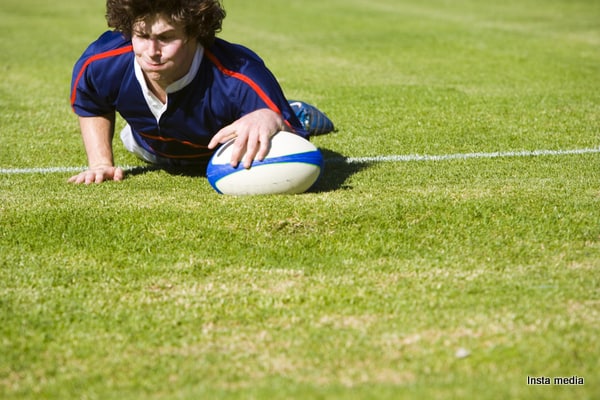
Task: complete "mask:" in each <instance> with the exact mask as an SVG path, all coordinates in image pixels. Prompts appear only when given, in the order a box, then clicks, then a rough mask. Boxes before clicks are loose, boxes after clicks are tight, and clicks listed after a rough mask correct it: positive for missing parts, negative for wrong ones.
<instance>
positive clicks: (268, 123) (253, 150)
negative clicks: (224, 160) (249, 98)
mask: <svg viewBox="0 0 600 400" xmlns="http://www.w3.org/2000/svg"><path fill="white" fill-rule="evenodd" d="M283 130H288V128H287V126H286V124H285V120H284V119H283V117H282V116H281V115H280V114H278V113H276V112H275V111H272V110H270V109H268V108H263V109H260V110H256V111H254V112H251V113H250V114H246V115H245V116H243V117H242V118H240V119H238V120H237V121H235V122H234V123H232V124H231V125H227V126H226V127H224V128H222V129H221V130H220V131H219V132H217V134H216V135H215V136H213V138H212V140H211V141H210V143H209V144H208V148H209V149H214V148H215V147H217V145H218V144H219V143H225V142H226V141H228V140H230V139H233V138H236V139H235V142H234V144H233V146H234V147H233V152H232V153H231V165H232V166H233V167H237V165H238V164H239V162H240V161H242V157H244V160H243V163H244V168H250V167H251V166H252V161H254V158H255V157H256V159H257V160H264V158H265V157H266V156H267V153H268V152H269V148H270V145H271V137H272V136H273V135H274V134H276V133H277V132H280V131H283ZM244 153H245V154H246V155H245V156H244Z"/></svg>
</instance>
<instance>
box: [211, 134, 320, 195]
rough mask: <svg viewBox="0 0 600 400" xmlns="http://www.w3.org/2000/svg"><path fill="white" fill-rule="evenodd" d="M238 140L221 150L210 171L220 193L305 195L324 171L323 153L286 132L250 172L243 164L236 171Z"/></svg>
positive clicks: (274, 139) (272, 139) (301, 138)
mask: <svg viewBox="0 0 600 400" xmlns="http://www.w3.org/2000/svg"><path fill="white" fill-rule="evenodd" d="M234 140H235V139H231V140H230V141H228V142H226V143H224V144H223V145H222V146H221V147H219V148H218V149H217V151H216V152H215V154H213V156H212V157H211V159H210V161H209V162H208V166H207V168H206V177H207V178H208V181H209V182H210V184H211V186H212V187H213V188H214V189H215V190H216V191H217V192H218V193H221V194H229V195H235V196H241V195H260V194H298V193H303V192H305V191H307V190H308V189H310V187H311V186H312V185H313V184H314V183H315V182H316V181H317V180H318V179H319V176H320V175H321V171H322V170H323V155H322V154H321V152H320V151H319V149H317V148H316V147H315V145H313V144H312V143H311V142H309V141H308V140H306V139H304V138H303V137H301V136H298V135H296V134H294V133H290V132H285V131H281V132H278V133H276V134H275V135H274V136H273V137H272V138H271V147H270V149H269V153H268V154H267V156H266V157H265V159H264V160H262V161H259V160H256V159H255V160H254V161H253V162H252V166H251V167H250V168H249V169H246V168H244V166H243V165H242V163H239V164H238V166H237V167H236V168H234V167H232V166H231V164H230V162H231V152H232V149H233V142H234ZM242 159H243V158H242Z"/></svg>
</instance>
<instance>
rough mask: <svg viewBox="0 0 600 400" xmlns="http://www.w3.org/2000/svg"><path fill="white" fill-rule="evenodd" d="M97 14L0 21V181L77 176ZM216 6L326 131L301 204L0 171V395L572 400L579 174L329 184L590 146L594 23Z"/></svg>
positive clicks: (596, 113) (176, 180) (585, 360)
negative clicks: (83, 58) (330, 127)
mask: <svg viewBox="0 0 600 400" xmlns="http://www.w3.org/2000/svg"><path fill="white" fill-rule="evenodd" d="M492 3H493V4H492ZM496 3H498V4H496ZM103 4H104V2H103V1H98V0H94V1H87V2H69V1H66V0H61V1H58V2H54V3H48V2H42V1H35V0H21V1H16V0H3V2H2V4H1V5H0V24H1V25H2V27H3V28H2V30H0V54H3V61H2V63H0V71H1V72H2V77H3V79H1V80H0V107H1V109H2V111H1V112H0V169H3V170H6V169H16V168H46V167H78V166H82V165H85V162H86V160H85V155H84V151H83V146H82V144H81V139H80V137H79V133H78V126H77V121H76V118H75V116H74V115H73V114H72V112H71V111H70V109H69V103H68V96H69V82H70V73H71V68H72V65H73V63H74V61H75V60H76V58H77V57H78V56H79V55H80V53H81V52H82V50H83V49H84V47H85V46H86V45H87V43H89V42H90V41H91V40H93V39H94V38H95V37H97V36H98V35H99V34H100V33H101V32H102V31H103V29H105V28H104V26H105V25H104V21H103V19H102V18H103V12H104V11H103ZM225 6H226V8H227V11H228V17H227V19H226V22H225V26H224V31H223V33H222V34H221V36H222V37H224V38H226V39H228V40H231V41H235V42H241V43H244V44H246V45H248V46H250V47H251V48H253V49H255V50H256V51H257V52H258V53H259V54H260V55H261V56H262V57H263V58H264V59H265V61H266V62H267V64H268V65H269V67H270V68H271V69H272V70H273V71H274V72H275V74H276V75H277V76H278V77H279V79H280V80H281V84H282V86H283V88H284V90H285V92H286V94H287V95H288V97H290V98H297V99H302V100H306V101H309V102H312V103H314V104H316V105H318V106H319V107H320V108H322V109H323V110H325V111H326V112H327V113H328V114H329V116H330V117H332V119H333V120H334V121H335V123H336V125H337V127H338V132H336V133H333V134H330V135H326V136H322V137H317V138H315V139H314V140H313V142H314V143H315V144H316V145H318V146H319V147H320V148H322V149H323V152H324V154H325V156H326V158H327V159H328V160H329V161H328V163H327V168H326V171H325V174H324V176H323V177H322V180H321V181H320V183H319V184H318V187H317V188H316V190H314V191H312V192H310V193H306V194H303V195H298V196H272V197H240V198H236V197H227V196H220V195H217V194H216V193H215V192H214V191H213V190H212V189H211V188H210V185H209V184H208V182H207V181H206V180H205V179H204V178H199V177H188V176H179V175H171V174H168V173H166V172H163V171H146V172H145V173H140V174H132V175H130V176H129V177H128V179H126V180H125V181H124V182H120V183H114V182H108V183H105V184H102V185H98V186H74V185H69V184H67V183H66V180H67V178H68V176H69V175H70V174H69V173H46V174H41V173H30V174H7V173H4V172H3V173H1V174H0V397H1V398H3V399H41V398H43V399H71V398H81V399H83V398H87V399H140V398H144V399H198V398H210V399H212V398H222V399H248V398H254V399H274V398H280V399H291V398H295V399H307V398H316V399H399V398H406V399H409V398H436V399H455V398H478V399H504V398H519V399H530V398H537V399H572V398H578V399H594V398H598V396H600V381H599V380H598V370H599V369H600V361H599V359H600V345H599V343H600V341H599V337H600V325H599V321H600V273H599V272H598V268H599V267H600V211H599V210H600V159H599V157H600V156H599V154H597V153H591V154H572V155H557V156H538V157H500V158H491V159H487V158H479V159H477V158H475V159H456V160H447V161H413V162H357V163H344V162H340V157H342V158H343V157H351V158H356V157H374V156H385V155H398V154H400V155H401V154H431V155H444V154H457V153H471V152H518V151H522V150H536V149H547V150H569V149H585V148H598V146H599V145H600V78H599V77H600V51H599V50H600V27H599V25H598V21H600V6H599V5H598V3H597V2H596V1H593V0H587V1H586V0H576V1H571V0H569V1H567V0H562V1H559V0H553V1H541V0H520V1H503V2H481V1H474V0H456V1H443V0H427V1H421V2H411V1H399V0H350V1H348V0H345V1H342V0H330V1H316V0H303V1H293V2H282V1H279V0H260V1H254V2H248V1H244V0H228V1H226V2H225ZM119 123H120V124H122V121H120V122H119ZM115 150H116V159H117V162H118V163H119V164H122V165H140V164H139V162H138V161H136V159H135V158H134V157H133V156H131V155H129V154H126V152H125V151H124V150H123V148H122V146H121V145H120V144H118V143H117V144H116V146H115ZM463 350H466V351H467V354H468V356H467V357H463V356H461V354H460V353H461V351H463ZM573 375H577V376H579V377H583V378H584V379H585V385H583V386H556V385H551V386H528V385H527V377H528V376H547V377H551V378H552V377H555V376H573Z"/></svg>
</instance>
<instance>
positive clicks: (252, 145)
mask: <svg viewBox="0 0 600 400" xmlns="http://www.w3.org/2000/svg"><path fill="white" fill-rule="evenodd" d="M259 145H260V143H259V140H258V138H255V137H253V136H251V137H249V138H248V141H247V143H246V155H245V156H244V168H246V169H248V168H250V167H251V166H252V162H253V161H254V157H255V156H256V153H257V152H258V149H259Z"/></svg>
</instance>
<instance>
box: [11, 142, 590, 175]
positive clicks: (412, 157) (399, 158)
mask: <svg viewBox="0 0 600 400" xmlns="http://www.w3.org/2000/svg"><path fill="white" fill-rule="evenodd" d="M593 153H600V147H597V148H588V149H573V150H532V151H526V150H525V151H507V152H493V153H462V154H461V153H458V154H442V155H422V154H407V155H391V156H374V157H348V158H346V157H336V158H330V159H326V160H325V162H326V163H335V164H341V163H344V164H360V163H377V162H411V161H448V160H468V159H473V158H475V159H476V158H500V157H537V156H564V155H576V154H593ZM122 168H124V169H125V170H133V169H140V168H141V169H143V168H152V167H144V166H130V165H126V166H123V167H122ZM85 169H86V167H48V168H0V175H24V174H52V173H67V172H80V171H84V170H85Z"/></svg>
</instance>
